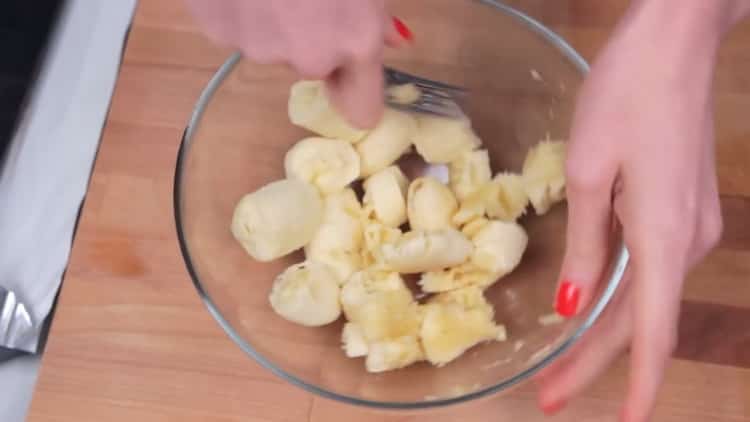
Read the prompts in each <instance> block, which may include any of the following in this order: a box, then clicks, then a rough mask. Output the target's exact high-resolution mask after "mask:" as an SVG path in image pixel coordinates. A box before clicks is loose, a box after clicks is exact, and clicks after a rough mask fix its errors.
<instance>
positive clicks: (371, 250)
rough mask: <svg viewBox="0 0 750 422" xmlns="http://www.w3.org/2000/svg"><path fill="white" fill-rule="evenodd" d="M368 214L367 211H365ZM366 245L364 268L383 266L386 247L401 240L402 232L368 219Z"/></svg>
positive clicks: (365, 227) (364, 224) (363, 255)
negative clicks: (383, 251)
mask: <svg viewBox="0 0 750 422" xmlns="http://www.w3.org/2000/svg"><path fill="white" fill-rule="evenodd" d="M365 212H367V210H365ZM363 231H364V233H363V234H364V245H363V247H362V266H363V267H369V266H373V265H378V266H382V264H383V254H382V249H383V246H384V245H392V244H394V243H396V242H397V241H398V239H400V238H401V236H402V233H401V230H400V229H398V228H396V227H389V226H386V225H385V224H383V223H381V222H379V221H377V220H374V219H371V218H368V219H365V221H364V223H363Z"/></svg>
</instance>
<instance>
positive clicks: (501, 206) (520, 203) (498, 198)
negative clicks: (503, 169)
mask: <svg viewBox="0 0 750 422" xmlns="http://www.w3.org/2000/svg"><path fill="white" fill-rule="evenodd" d="M486 194H487V197H486V198H485V207H486V209H487V215H488V216H489V217H490V218H497V219H500V220H503V221H516V220H517V219H518V218H520V217H521V216H522V215H523V214H524V212H526V205H527V204H528V203H529V197H528V196H527V195H526V191H525V190H524V187H523V179H522V178H521V176H520V175H518V174H513V173H500V174H498V175H496V176H495V178H494V179H492V182H490V184H489V188H488V189H487V192H486Z"/></svg>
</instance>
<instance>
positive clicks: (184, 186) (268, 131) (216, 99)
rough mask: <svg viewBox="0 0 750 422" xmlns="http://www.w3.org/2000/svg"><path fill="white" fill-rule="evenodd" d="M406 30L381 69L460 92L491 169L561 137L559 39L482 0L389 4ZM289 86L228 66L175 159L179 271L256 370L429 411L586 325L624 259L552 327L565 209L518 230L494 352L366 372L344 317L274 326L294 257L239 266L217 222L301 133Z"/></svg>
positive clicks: (574, 74)
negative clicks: (283, 277)
mask: <svg viewBox="0 0 750 422" xmlns="http://www.w3.org/2000/svg"><path fill="white" fill-rule="evenodd" d="M388 10H389V11H390V12H392V13H393V14H394V15H396V16H399V17H401V18H402V19H404V20H405V21H406V22H408V23H409V25H410V27H411V28H412V29H413V31H414V32H415V34H417V38H416V40H415V42H414V43H413V45H412V46H411V47H407V48H403V49H399V50H389V51H388V52H387V53H386V60H385V61H386V64H387V65H389V66H392V67H395V68H397V69H400V70H404V71H407V72H410V73H414V74H418V75H421V76H424V77H427V78H431V79H435V80H441V81H445V82H448V83H452V84H456V85H462V86H465V87H467V88H468V89H469V91H470V94H469V100H468V103H467V106H466V112H467V114H468V115H469V117H470V118H471V120H472V123H473V125H474V127H475V130H476V131H477V133H478V134H479V136H480V137H481V138H482V140H483V141H484V145H485V147H486V148H487V149H488V150H489V153H490V156H491V162H492V168H493V171H498V170H500V169H508V170H514V171H519V170H520V167H521V164H522V162H523V158H524V156H525V154H526V151H527V150H528V149H529V147H531V146H533V145H534V144H536V143H537V142H539V141H540V140H542V139H544V138H546V137H548V136H549V137H551V138H553V139H565V138H567V135H568V130H569V125H570V120H571V116H572V112H573V108H574V101H575V94H576V91H577V89H578V87H579V85H580V83H581V82H582V79H583V77H584V75H585V74H586V72H587V69H588V66H587V64H586V63H585V61H584V60H583V59H582V58H581V57H580V56H579V55H578V54H577V53H576V52H575V51H574V50H573V49H572V48H571V47H570V46H569V45H568V44H566V43H565V41H563V40H562V39H560V38H559V37H558V36H557V35H555V34H554V33H552V32H551V31H549V30H548V29H546V28H545V27H543V26H542V25H541V24H539V23H538V22H536V21H534V20H532V19H530V18H529V17H527V16H525V15H523V14H521V13H519V12H517V11H515V10H513V9H511V8H509V7H508V6H505V5H502V4H500V3H497V2H494V1H471V0H465V1H457V0H420V1H416V0H413V1H409V2H396V1H393V2H391V3H390V5H389V9H388ZM294 81H295V76H294V74H292V73H291V72H290V71H289V70H288V69H286V68H284V67H281V66H260V65H255V64H253V63H251V62H248V61H244V60H242V59H241V58H240V56H239V55H237V54H235V55H233V56H231V57H230V58H229V59H228V60H227V62H226V63H225V64H224V65H223V66H222V67H221V68H220V69H219V70H218V72H217V73H216V75H215V76H214V77H213V79H212V80H211V81H210V83H209V84H208V86H207V87H206V88H205V90H204V92H203V94H202V95H201V97H200V99H199V101H198V104H197V105H196V108H195V111H194V114H193V116H192V119H191V121H190V123H189V126H188V127H187V129H186V131H185V135H184V139H183V142H182V145H181V148H180V151H179V157H178V162H177V169H176V174H175V188H174V195H175V197H174V200H175V218H176V224H177V231H178V236H179V240H180V245H181V248H182V253H183V256H184V258H185V263H186V265H187V268H188V271H189V273H190V276H191V277H192V279H193V282H194V284H195V287H196V288H197V290H198V292H199V294H200V295H201V297H202V299H203V300H204V302H205V303H206V305H207V307H208V309H209V311H210V312H211V314H212V315H213V316H214V318H216V320H217V321H218V323H219V325H220V326H221V327H222V328H223V329H224V330H225V331H226V332H227V334H228V335H229V336H230V337H231V338H232V340H234V342H235V343H237V345H238V346H239V347H240V348H241V349H242V350H243V351H245V352H246V353H247V354H248V355H250V356H252V357H253V358H254V359H255V360H257V361H258V362H259V363H260V364H261V365H263V366H265V367H266V368H268V369H269V370H271V371H273V372H274V373H276V374H277V375H279V376H280V377H282V378H283V379H285V380H287V381H289V382H291V383H293V384H296V385H298V386H300V387H302V388H304V389H306V390H308V391H311V392H314V393H317V394H319V395H321V396H324V397H327V398H332V399H336V400H340V401H343V402H346V403H352V404H360V405H366V406H372V407H377V408H395V409H415V408H428V407H434V406H443V405H448V404H453V403H459V402H465V401H468V400H471V399H476V398H480V397H483V396H487V395H490V394H492V393H495V392H499V391H504V390H507V389H509V388H510V387H512V386H514V385H516V384H518V383H519V382H521V381H523V380H526V379H528V378H529V377H530V376H531V375H532V374H534V373H535V372H536V371H538V370H539V369H540V368H542V367H544V366H545V365H547V364H549V363H550V362H551V361H553V360H554V359H555V358H557V357H558V356H559V355H560V354H562V353H563V352H564V351H565V350H566V349H567V348H568V347H570V346H571V344H573V342H574V341H575V340H576V339H577V338H579V337H580V336H581V335H582V334H583V333H584V332H585V331H586V330H587V329H588V328H589V327H590V326H591V325H592V324H593V323H594V322H595V321H596V319H597V318H598V317H599V315H600V314H601V312H602V310H603V309H604V307H605V306H606V304H607V303H608V301H609V300H610V298H611V297H612V294H613V293H614V291H615V289H616V288H617V285H618V283H619V281H620V278H621V276H622V272H623V270H624V267H625V265H626V263H627V259H628V255H627V251H626V249H625V248H624V247H623V246H622V245H621V243H618V244H616V245H613V248H612V260H611V267H610V268H609V269H608V272H607V273H606V274H605V276H606V278H605V279H604V281H603V282H602V283H600V287H599V291H598V292H597V293H596V295H595V300H593V303H592V304H591V306H589V308H588V309H586V310H584V312H581V313H580V315H579V316H577V317H575V318H572V319H568V320H565V321H563V322H559V323H557V324H553V325H545V324H542V323H540V320H539V318H540V317H541V316H544V315H549V314H551V313H553V307H552V303H553V299H554V294H555V287H556V279H557V276H558V270H559V267H560V264H561V261H562V256H563V251H564V241H565V220H566V209H565V205H564V204H558V205H557V206H555V207H554V208H553V209H552V211H550V212H549V213H548V214H546V215H544V216H541V217H537V216H535V215H533V213H529V214H530V215H528V216H526V217H524V218H523V220H522V224H523V226H524V227H525V228H526V229H527V231H528V234H529V238H530V241H529V246H528V248H527V250H526V253H525V256H524V259H523V261H522V263H521V265H520V266H519V268H518V269H517V270H516V271H515V272H513V273H512V274H511V275H509V276H507V277H506V278H504V279H502V280H501V281H499V282H498V283H496V284H495V285H494V286H492V287H491V288H490V289H489V290H488V293H487V297H488V299H489V300H490V301H491V302H492V304H493V305H494V307H495V313H496V315H495V320H496V321H497V322H499V323H502V324H504V325H505V326H506V328H507V330H508V335H509V338H508V341H505V342H491V343H487V344H482V345H479V346H477V347H474V348H472V349H470V350H469V351H468V352H466V353H465V354H464V355H462V356H461V357H460V358H458V359H457V360H455V361H453V362H451V363H449V364H448V365H446V366H444V367H440V368H437V367H433V366H431V365H429V364H427V363H419V364H415V365H412V366H410V367H408V368H405V369H401V370H395V371H391V372H385V373H379V374H370V373H368V372H366V370H365V368H364V363H363V361H362V359H351V358H347V357H346V356H345V355H344V353H343V351H342V350H341V345H340V333H341V327H342V322H341V321H339V322H336V323H333V324H330V325H328V326H325V327H317V328H307V327H302V326H297V325H294V324H292V323H289V322H287V321H286V320H284V319H282V318H281V317H280V316H278V315H276V314H275V313H274V312H273V311H272V309H271V307H270V305H269V302H268V294H269V291H270V288H271V284H272V282H273V280H274V278H275V277H276V275H278V274H279V273H280V272H281V271H282V270H284V269H285V268H286V267H287V266H289V265H291V264H292V263H295V262H299V261H300V260H301V259H302V254H301V253H296V254H293V255H292V256H288V257H285V258H283V259H279V260H277V261H274V262H271V263H260V262H256V261H255V260H253V259H252V258H250V257H249V256H248V255H247V254H246V253H245V252H244V250H243V249H242V248H241V247H240V246H239V244H238V243H237V242H236V241H235V240H234V239H233V237H232V235H231V233H230V230H229V226H230V221H231V218H232V213H233V209H234V207H235V205H236V203H237V201H238V200H239V199H240V198H241V197H242V196H243V195H244V194H246V193H248V192H251V191H255V190H256V189H258V188H259V187H261V186H262V185H264V184H266V183H269V182H271V181H274V180H278V179H281V178H283V177H284V168H283V158H284V154H285V152H286V151H287V150H288V149H289V148H290V147H291V145H292V144H293V143H295V142H296V141H298V140H300V139H302V138H303V137H305V136H309V134H308V133H306V132H305V131H303V130H301V129H299V128H296V127H294V126H292V124H291V123H290V122H289V118H288V117H287V100H288V93H289V87H290V85H291V84H292V83H293V82H294Z"/></svg>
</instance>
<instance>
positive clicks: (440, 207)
mask: <svg viewBox="0 0 750 422" xmlns="http://www.w3.org/2000/svg"><path fill="white" fill-rule="evenodd" d="M457 210H458V201H456V197H455V196H453V192H451V190H450V189H448V187H447V186H445V185H444V184H442V183H440V182H439V181H438V180H436V179H433V178H432V177H420V178H418V179H414V181H413V182H411V185H409V192H408V193H407V215H408V216H409V225H410V226H411V229H412V230H440V229H447V228H452V227H453V223H452V222H451V219H452V218H453V214H455V213H456V211H457Z"/></svg>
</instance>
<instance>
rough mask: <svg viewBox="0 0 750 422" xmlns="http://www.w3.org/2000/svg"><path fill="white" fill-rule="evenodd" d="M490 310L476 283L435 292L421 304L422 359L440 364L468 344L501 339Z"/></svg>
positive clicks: (465, 348) (502, 338)
mask: <svg viewBox="0 0 750 422" xmlns="http://www.w3.org/2000/svg"><path fill="white" fill-rule="evenodd" d="M493 318H494V310H493V309H492V305H490V304H489V303H488V302H487V301H486V299H485V298H484V296H483V295H482V291H481V290H480V289H479V288H477V287H466V288H462V289H458V290H453V291H450V292H446V293H440V294H437V295H435V297H433V298H432V299H431V300H430V302H429V303H428V304H427V305H425V311H424V321H423V323H422V328H421V330H420V340H421V341H422V348H423V349H424V353H425V357H426V359H427V360H428V361H429V362H430V363H432V364H433V365H437V366H442V365H445V364H446V363H448V362H450V361H452V360H454V359H456V358H457V357H459V356H461V355H462V354H463V353H464V352H465V351H467V350H468V349H470V348H471V347H473V346H475V345H477V344H479V343H482V342H485V341H491V340H505V338H506V333H505V329H504V327H502V326H498V325H496V324H495V322H494V321H493Z"/></svg>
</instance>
